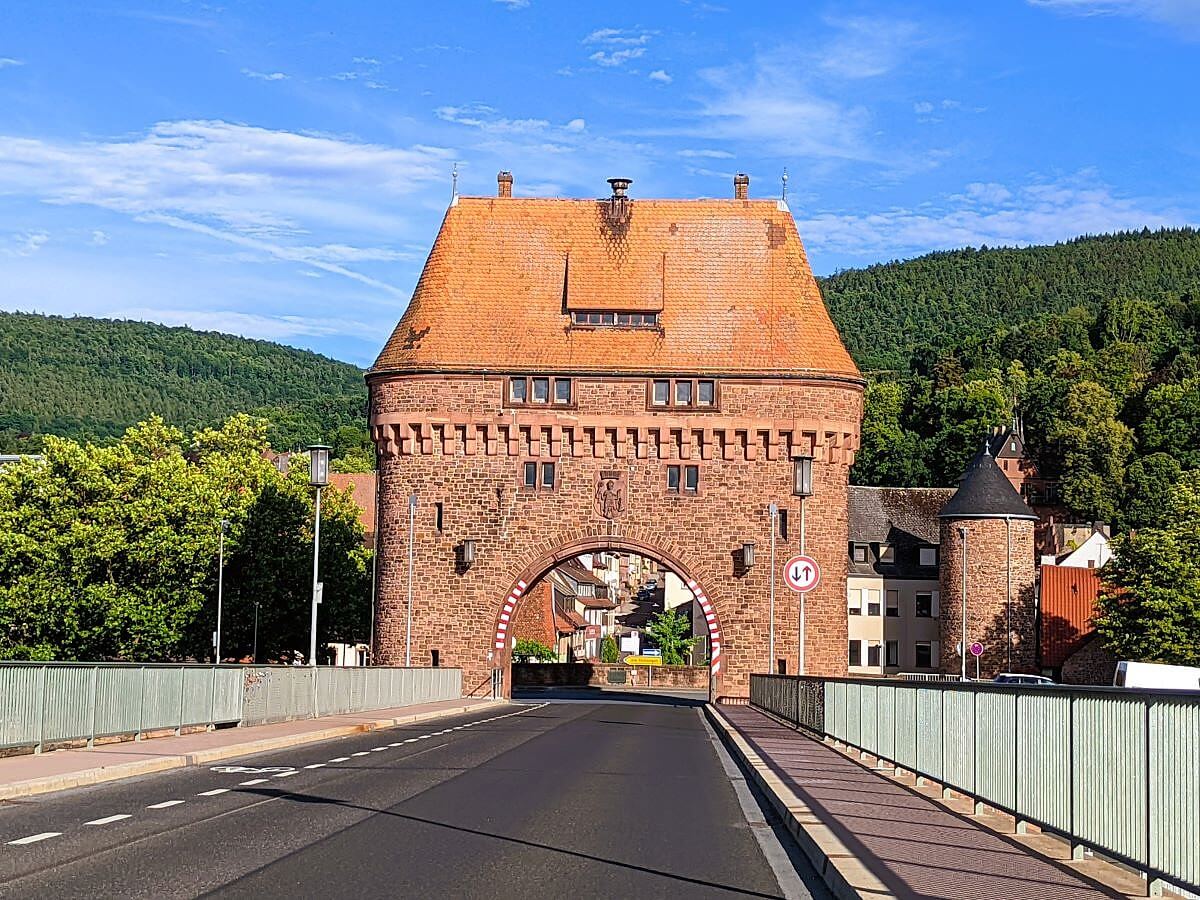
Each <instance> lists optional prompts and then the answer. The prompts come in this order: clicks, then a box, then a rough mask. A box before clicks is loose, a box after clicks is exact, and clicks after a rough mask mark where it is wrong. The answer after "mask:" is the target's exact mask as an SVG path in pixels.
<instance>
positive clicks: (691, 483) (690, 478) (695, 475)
mask: <svg viewBox="0 0 1200 900" xmlns="http://www.w3.org/2000/svg"><path fill="white" fill-rule="evenodd" d="M683 489H684V490H685V491H689V492H691V493H693V494H694V493H696V491H698V490H699V489H700V467H699V466H684V470H683Z"/></svg>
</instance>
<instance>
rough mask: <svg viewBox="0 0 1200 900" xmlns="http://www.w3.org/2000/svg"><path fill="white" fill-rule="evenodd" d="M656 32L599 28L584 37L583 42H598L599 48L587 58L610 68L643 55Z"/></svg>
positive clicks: (586, 43)
mask: <svg viewBox="0 0 1200 900" xmlns="http://www.w3.org/2000/svg"><path fill="white" fill-rule="evenodd" d="M656 33H657V32H654V31H645V30H641V29H624V28H599V29H597V30H596V31H593V32H592V33H591V34H589V35H588V36H587V37H585V38H584V39H583V43H584V44H585V45H588V44H598V45H599V46H600V49H599V50H596V51H595V52H594V53H592V54H591V55H590V56H589V57H588V59H589V60H590V61H591V62H594V63H595V64H596V65H598V66H603V67H605V68H610V69H611V68H615V67H617V66H623V65H625V63H627V62H629V61H630V60H631V59H640V58H641V57H642V56H645V55H646V45H647V44H648V43H650V39H651V38H652V37H653V36H654V35H655V34H656ZM663 74H664V75H665V74H666V73H665V72H664V73H663ZM668 77H670V76H668Z"/></svg>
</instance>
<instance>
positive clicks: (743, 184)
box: [733, 172, 750, 200]
mask: <svg viewBox="0 0 1200 900" xmlns="http://www.w3.org/2000/svg"><path fill="white" fill-rule="evenodd" d="M749 197H750V176H749V175H746V174H745V173H743V172H738V173H737V174H736V175H734V176H733V199H734V200H747V199H749Z"/></svg>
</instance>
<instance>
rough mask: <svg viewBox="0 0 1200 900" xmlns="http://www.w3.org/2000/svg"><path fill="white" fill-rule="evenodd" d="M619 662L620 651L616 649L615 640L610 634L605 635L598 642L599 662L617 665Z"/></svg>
mask: <svg viewBox="0 0 1200 900" xmlns="http://www.w3.org/2000/svg"><path fill="white" fill-rule="evenodd" d="M620 661H621V651H620V649H619V648H618V647H617V641H616V639H615V638H614V637H613V636H612V635H611V634H606V635H605V636H604V639H603V640H602V641H600V662H602V663H617V662H620Z"/></svg>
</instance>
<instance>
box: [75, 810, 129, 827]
mask: <svg viewBox="0 0 1200 900" xmlns="http://www.w3.org/2000/svg"><path fill="white" fill-rule="evenodd" d="M129 818H132V816H130V815H129V813H117V814H116V815H115V816H105V817H104V818H103V819H92V821H90V822H84V823H83V824H84V825H111V824H112V823H113V822H120V821H121V820H122V819H129Z"/></svg>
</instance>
